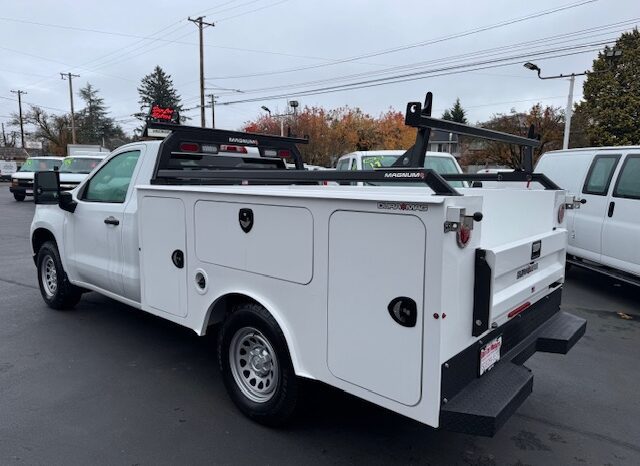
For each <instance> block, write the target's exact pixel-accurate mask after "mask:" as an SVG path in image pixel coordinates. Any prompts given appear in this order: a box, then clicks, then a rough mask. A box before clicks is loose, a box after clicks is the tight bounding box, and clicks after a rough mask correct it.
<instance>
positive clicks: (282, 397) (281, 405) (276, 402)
mask: <svg viewBox="0 0 640 466" xmlns="http://www.w3.org/2000/svg"><path fill="white" fill-rule="evenodd" d="M254 331H256V332H257V333H255V332H254ZM247 332H248V333H247ZM245 334H246V336H245V337H244V338H245V340H242V339H240V338H241V337H242V336H243V335H245ZM252 338H253V340H254V342H256V343H255V346H250V345H251V343H250V340H251V339H252ZM239 339H240V340H239ZM262 339H264V340H266V342H267V343H266V346H265V344H264V341H263V340H262ZM238 341H243V342H244V341H249V346H243V345H242V344H240V345H238ZM261 344H262V346H260V345H261ZM232 345H233V346H234V348H236V349H237V348H240V350H239V351H235V352H234V353H235V359H236V361H238V360H239V359H242V358H244V357H246V358H247V359H246V360H245V364H247V365H245V366H242V368H243V369H241V368H240V367H239V365H237V364H235V363H234V361H233V358H232V357H230V352H231V347H232ZM269 346H270V348H269ZM245 348H247V349H245ZM243 349H244V350H245V352H246V351H247V350H251V351H252V352H253V351H256V350H257V351H258V352H259V351H261V349H264V350H265V351H266V352H267V354H270V350H273V353H274V355H275V358H274V359H273V360H271V361H270V362H269V363H267V369H266V370H267V372H269V374H266V375H265V376H264V378H263V377H261V376H260V374H259V373H258V372H255V371H254V369H255V368H256V367H255V366H254V364H253V362H247V361H249V358H251V357H252V356H251V354H249V353H247V354H246V356H241V351H242V350H243ZM262 361H264V360H262ZM240 363H242V361H240ZM218 364H219V365H220V371H221V372H222V377H223V379H224V384H225V387H226V389H227V392H228V393H229V396H230V397H231V399H232V400H233V402H234V403H235V404H236V406H238V408H239V409H240V411H242V412H243V413H244V414H245V415H246V416H247V417H249V418H250V419H252V420H254V421H256V422H259V423H261V424H265V425H269V426H280V425H283V424H284V423H286V422H287V421H288V420H289V419H290V418H291V417H292V415H293V413H294V410H295V407H296V402H297V399H298V380H297V378H296V375H295V372H294V370H293V364H292V363H291V357H290V355H289V350H288V348H287V343H286V340H285V337H284V334H283V333H282V330H281V329H280V327H279V326H278V324H277V322H276V321H275V319H274V318H273V316H271V314H269V312H268V311H267V310H266V309H265V308H263V307H262V306H260V305H258V304H252V303H245V304H240V305H238V306H236V308H235V309H234V311H233V312H232V313H231V314H230V315H229V316H228V317H227V319H226V320H225V322H224V323H223V325H222V328H221V329H220V332H219V334H218ZM269 364H270V365H269ZM240 365H241V364H240ZM234 366H235V367H236V368H237V369H236V371H235V375H234V370H233V367H234ZM258 367H259V369H260V370H264V369H265V366H264V365H262V366H258ZM239 370H240V371H241V372H242V373H240V371H239ZM247 373H249V375H246V374H247ZM269 377H272V378H271V379H269ZM251 378H253V381H254V382H256V381H257V382H256V383H254V384H253V389H254V390H255V391H258V387H260V384H261V383H263V384H264V390H265V391H266V390H271V392H270V394H268V395H266V396H265V397H264V399H261V400H256V399H255V398H253V399H252V396H254V397H255V396H259V394H255V393H251V392H249V394H247V390H251V389H250V388H249V387H248V386H247V384H248V383H249V384H250V382H251ZM236 379H238V380H236ZM243 380H244V382H243ZM268 380H273V382H272V384H271V385H269V382H268ZM250 385H251V384H250ZM274 386H275V388H273V387H274ZM267 396H268V398H267Z"/></svg>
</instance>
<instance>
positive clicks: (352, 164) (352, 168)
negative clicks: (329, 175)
mask: <svg viewBox="0 0 640 466" xmlns="http://www.w3.org/2000/svg"><path fill="white" fill-rule="evenodd" d="M357 169H358V161H357V159H356V158H355V157H354V158H353V160H352V161H351V170H357Z"/></svg>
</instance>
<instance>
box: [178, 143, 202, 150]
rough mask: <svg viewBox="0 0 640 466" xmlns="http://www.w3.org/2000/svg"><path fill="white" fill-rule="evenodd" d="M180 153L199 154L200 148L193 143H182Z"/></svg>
mask: <svg viewBox="0 0 640 466" xmlns="http://www.w3.org/2000/svg"><path fill="white" fill-rule="evenodd" d="M180 150H181V151H182V152H200V146H199V145H198V144H196V143H195V142H183V143H181V144H180Z"/></svg>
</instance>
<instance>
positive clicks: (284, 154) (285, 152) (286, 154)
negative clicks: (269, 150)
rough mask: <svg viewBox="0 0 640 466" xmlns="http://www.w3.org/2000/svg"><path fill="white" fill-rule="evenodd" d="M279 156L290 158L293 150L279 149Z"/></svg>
mask: <svg viewBox="0 0 640 466" xmlns="http://www.w3.org/2000/svg"><path fill="white" fill-rule="evenodd" d="M278 157H280V158H281V159H288V158H289V157H291V152H289V151H288V150H279V151H278Z"/></svg>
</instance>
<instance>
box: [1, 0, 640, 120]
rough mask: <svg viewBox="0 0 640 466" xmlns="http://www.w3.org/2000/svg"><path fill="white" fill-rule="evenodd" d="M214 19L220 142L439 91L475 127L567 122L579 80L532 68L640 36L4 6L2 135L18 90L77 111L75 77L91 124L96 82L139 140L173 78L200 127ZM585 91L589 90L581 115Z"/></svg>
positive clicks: (512, 5)
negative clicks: (144, 117)
mask: <svg viewBox="0 0 640 466" xmlns="http://www.w3.org/2000/svg"><path fill="white" fill-rule="evenodd" d="M199 15H205V21H208V22H212V23H214V24H215V26H213V27H208V28H206V29H205V30H204V44H205V46H204V63H205V77H206V79H207V81H206V82H207V88H208V89H207V90H206V93H207V94H210V93H213V94H215V95H216V101H217V104H216V108H215V112H216V127H218V128H223V129H238V128H240V127H241V126H242V124H243V123H244V122H246V121H248V120H251V119H255V118H256V117H258V116H259V115H260V114H261V113H264V111H263V110H262V109H261V107H262V106H266V107H267V108H269V109H270V110H271V111H272V113H273V114H277V113H282V112H286V111H287V101H288V100H297V101H298V102H299V103H300V106H323V107H325V108H335V107H340V106H344V105H348V106H351V107H360V108H361V109H362V110H364V111H365V112H367V113H369V114H372V115H378V114H380V113H381V112H384V111H386V110H388V109H389V108H394V109H397V110H401V111H403V112H404V109H405V106H406V103H407V102H409V101H422V100H423V99H424V95H425V93H426V92H427V91H432V92H433V94H434V100H433V108H434V111H433V114H434V115H435V116H440V115H441V114H442V112H443V111H444V109H446V108H448V107H450V106H451V105H452V104H453V102H454V101H455V99H456V98H460V101H461V103H462V106H463V107H464V108H465V109H466V111H467V116H468V119H469V121H470V122H471V123H476V122H480V121H484V120H486V119H488V118H490V117H491V115H493V114H495V113H507V112H509V111H510V110H511V109H515V110H517V111H520V110H523V111H524V110H526V109H528V108H530V107H531V106H532V105H533V104H535V103H536V102H540V103H542V104H543V105H553V106H559V107H562V108H564V107H565V106H566V104H567V94H568V89H569V84H568V80H566V79H555V80H540V79H538V78H537V76H536V73H535V72H533V71H530V70H527V69H525V68H524V67H523V66H522V64H523V63H524V62H527V61H531V62H534V63H536V64H537V65H538V66H539V67H540V68H541V69H542V73H543V75H558V74H561V73H562V74H570V73H572V72H574V73H579V72H583V71H585V70H588V69H589V68H590V67H591V63H592V61H593V59H594V58H595V57H596V56H597V50H599V49H602V47H603V46H604V44H605V43H612V42H613V41H614V40H615V38H616V37H618V36H619V35H620V34H621V33H622V32H623V31H624V30H630V29H632V28H633V27H634V26H636V25H637V24H638V22H640V2H639V1H638V0H539V1H537V2H526V1H517V0H516V1H514V0H510V1H505V0H492V1H491V2H489V1H473V2H472V1H467V0H459V1H457V2H436V1H427V0H386V1H385V0H342V1H338V0H322V1H318V0H315V1H314V0H212V1H197V0H180V1H176V0H173V1H166V0H156V1H147V0H139V1H130V0H129V1H122V0H111V1H110V2H105V1H100V2H98V1H95V0H84V1H82V2H79V1H77V0H56V1H52V0H39V1H36V0H21V1H19V2H7V1H5V2H3V7H2V9H0V121H2V122H5V124H6V123H7V122H8V120H9V119H10V115H11V114H12V113H13V112H16V111H17V106H18V104H17V99H16V94H14V93H11V90H23V91H26V92H27V94H26V95H23V97H22V98H23V107H24V108H28V106H29V105H30V104H37V105H39V106H42V107H43V108H45V109H46V110H47V111H49V112H51V113H64V112H68V111H69V88H68V82H67V81H63V80H62V79H61V77H60V73H61V72H64V73H67V72H71V73H74V74H77V75H79V77H77V78H74V79H73V86H74V91H75V94H76V95H75V104H76V105H75V107H76V111H78V110H79V109H81V108H82V102H81V101H80V99H79V97H78V96H77V90H78V89H80V87H82V86H84V85H85V84H86V83H87V82H89V83H91V84H92V85H93V86H94V87H96V88H98V89H99V90H100V94H101V96H102V97H103V98H104V99H105V103H106V105H107V106H108V108H109V111H110V113H111V116H113V117H115V118H116V120H117V121H118V123H119V124H120V125H121V126H122V127H123V129H125V131H127V132H130V131H132V130H133V129H134V128H136V127H137V126H139V122H137V121H136V120H135V119H133V118H132V117H131V115H132V114H133V113H135V112H137V111H139V104H138V93H137V90H136V89H137V87H138V85H139V83H140V79H141V78H142V77H143V76H144V75H145V74H148V73H150V72H151V71H152V70H153V68H154V67H155V66H156V65H160V66H161V67H162V68H163V69H164V70H165V71H166V72H167V73H169V74H170V75H171V76H172V79H173V83H174V85H175V87H176V89H177V91H178V93H179V94H180V96H181V97H182V101H183V104H184V106H185V108H187V109H190V110H188V111H187V112H185V115H187V116H189V117H192V120H191V122H190V124H199V121H200V117H199V111H200V109H199V108H198V107H197V106H198V105H199V58H198V57H199V52H198V30H197V27H196V25H195V24H193V23H191V22H189V21H188V20H187V18H188V17H196V16H199ZM394 80H395V81H401V82H389V81H394ZM583 82H584V77H578V78H576V87H575V92H574V99H575V100H576V101H577V100H579V99H580V98H581V95H582V84H583ZM345 84H350V86H349V87H344V85H345ZM340 86H342V87H340ZM296 93H302V95H300V94H298V95H296ZM247 100H251V101H250V102H246V101H247ZM243 101H245V102H243ZM210 112H211V110H210V109H207V110H206V118H207V125H211V113H210Z"/></svg>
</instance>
